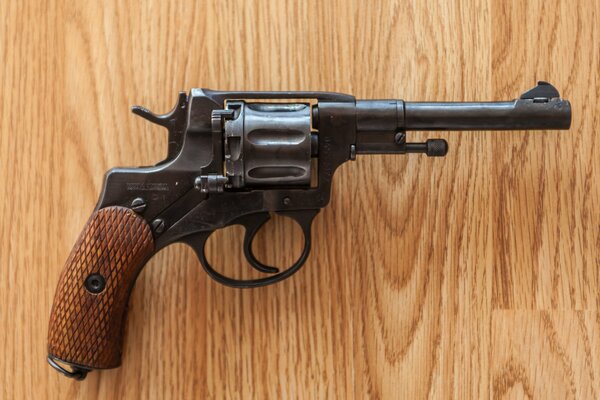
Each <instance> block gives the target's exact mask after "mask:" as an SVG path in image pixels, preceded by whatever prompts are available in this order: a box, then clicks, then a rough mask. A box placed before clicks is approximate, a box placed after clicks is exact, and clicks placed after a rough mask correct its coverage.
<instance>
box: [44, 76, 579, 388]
mask: <svg viewBox="0 0 600 400" xmlns="http://www.w3.org/2000/svg"><path fill="white" fill-rule="evenodd" d="M307 99H308V100H312V101H311V103H313V104H314V105H313V106H312V108H311V107H310V106H309V104H307V103H303V102H305V101H306V100H307ZM256 100H267V101H269V100H273V102H271V103H269V102H266V103H265V102H256ZM282 100H285V101H286V102H285V103H282ZM133 112H134V113H135V114H137V115H140V116H142V117H144V118H146V119H148V120H149V121H151V122H153V123H156V124H158V125H160V126H163V127H165V128H167V129H168V131H169V139H168V150H167V156H166V158H165V159H164V160H162V161H161V162H159V163H158V164H156V165H155V166H151V167H140V168H114V169H112V170H110V171H108V172H107V174H106V176H105V179H104V185H103V188H102V192H101V194H100V199H99V201H98V204H97V206H96V210H100V209H102V208H105V207H109V206H123V207H128V208H131V209H132V210H134V211H135V212H137V213H138V215H139V218H143V219H144V220H145V221H146V222H147V223H148V224H149V225H150V226H151V227H152V235H153V238H154V245H155V251H159V250H160V249H161V248H163V247H165V246H167V245H169V244H172V243H175V242H183V243H187V244H188V245H190V246H192V247H193V248H194V250H195V252H196V254H197V255H198V258H199V259H200V262H201V264H202V266H203V267H204V269H205V270H206V272H207V273H208V274H209V275H210V276H211V277H212V278H213V279H215V280H216V281H218V282H220V283H222V284H225V285H229V286H233V287H244V288H247V287H256V286H264V285H268V284H271V283H275V282H278V281H280V280H282V279H285V278H287V277H289V276H291V275H292V274H294V273H295V272H296V271H298V270H299V269H300V268H301V267H302V265H303V264H304V263H305V262H306V260H307V258H308V255H309V253H310V249H311V224H312V221H313V219H314V218H315V216H316V215H317V213H318V212H319V210H320V209H321V208H323V207H325V206H326V205H327V203H328V202H329V197H330V194H331V184H332V179H333V175H334V172H335V170H336V169H337V168H338V167H339V166H340V165H341V164H342V163H344V162H346V161H348V160H351V159H354V158H355V157H356V155H357V154H406V153H424V154H426V155H428V156H444V155H445V154H446V153H447V151H448V144H447V143H446V141H445V140H443V139H428V140H427V141H425V142H423V143H411V142H408V141H407V131H410V130H424V129H427V130H451V129H454V130H465V129H479V130H482V129H483V130H489V129H567V128H568V127H569V125H570V122H571V108H570V104H569V102H568V101H567V100H563V99H561V98H560V96H559V94H558V91H557V90H556V89H555V88H554V87H552V86H551V85H550V84H547V83H545V82H540V83H539V84H538V86H536V87H535V88H533V89H531V90H529V91H527V92H525V93H524V94H523V95H522V96H521V98H520V99H518V100H513V101H508V102H495V103H492V102H490V103H410V102H405V101H403V100H358V101H357V100H355V98H354V97H353V96H350V95H345V94H339V93H326V92H227V91H223V92H221V91H212V90H208V89H192V90H191V91H190V93H189V94H186V93H183V92H182V93H180V94H179V97H178V101H177V104H176V105H175V107H174V108H173V110H171V112H169V113H167V114H164V115H156V114H153V113H152V112H150V111H148V110H147V109H145V108H142V107H134V108H133ZM311 158H316V166H317V168H316V171H314V170H313V168H312V166H313V164H311ZM312 161H314V160H312ZM311 172H312V173H313V175H316V182H312V183H313V184H312V185H311ZM272 213H277V214H280V215H284V216H287V217H290V218H292V219H294V221H296V222H297V223H298V224H299V225H300V227H301V229H302V232H303V234H304V249H303V251H302V253H301V255H300V257H299V258H298V259H297V260H296V262H294V263H293V264H292V265H291V266H289V267H288V268H286V269H284V270H282V271H280V270H279V269H278V268H275V267H273V266H268V265H265V264H263V263H261V262H260V261H259V260H257V259H256V257H255V256H254V254H253V253H252V241H253V239H254V237H255V235H256V233H257V232H258V231H259V230H260V228H261V227H262V226H263V225H264V224H265V223H266V222H267V221H268V220H269V218H270V215H271V214H272ZM234 224H238V225H242V226H243V227H244V228H245V237H244V241H243V243H242V246H243V250H244V255H245V257H246V259H247V261H248V263H249V264H250V265H251V266H252V267H253V268H255V269H256V270H258V271H260V272H262V273H264V274H265V276H264V277H262V278H258V279H251V280H238V279H234V278H230V277H227V276H224V275H222V274H221V273H219V272H218V271H216V270H215V269H214V268H213V267H212V265H211V263H210V262H209V261H208V259H207V257H206V255H205V251H204V248H205V244H206V241H207V240H208V238H209V236H210V235H211V234H212V233H213V232H214V231H215V230H217V229H220V228H224V227H226V226H229V225H234ZM86 288H87V290H88V291H90V292H99V291H102V290H103V288H104V283H103V281H102V280H101V279H99V277H97V276H93V275H90V276H89V277H88V279H87V282H86ZM48 361H49V362H50V364H51V365H52V366H53V367H55V368H56V369H58V370H59V371H60V372H62V373H64V374H65V375H67V376H70V377H73V378H76V379H83V378H84V377H85V374H86V373H87V371H88V368H83V367H82V366H80V365H75V364H69V363H68V362H63V363H64V364H66V365H70V366H71V367H72V370H71V371H69V370H67V369H65V368H63V367H62V366H61V365H60V363H59V362H57V361H61V360H57V359H55V358H53V356H52V355H50V356H49V358H48ZM61 362H62V361H61Z"/></svg>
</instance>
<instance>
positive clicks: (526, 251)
mask: <svg viewBox="0 0 600 400" xmlns="http://www.w3.org/2000/svg"><path fill="white" fill-rule="evenodd" d="M0 19H1V22H2V24H1V25H0V58H1V60H2V64H1V66H0V82H1V86H0V90H1V92H0V132H1V137H0V199H1V200H2V201H1V202H0V223H1V224H0V229H1V230H0V235H1V236H0V346H1V348H2V356H1V357H0V398H2V399H24V398H35V399H42V398H62V399H65V398H68V399H70V398H82V399H83V398H86V399H88V398H121V397H122V398H144V399H146V398H150V399H154V398H192V397H195V398H217V399H220V398H242V397H243V398H274V399H275V398H368V397H370V398H426V397H429V398H457V399H464V398H488V397H493V398H522V397H530V398H544V399H546V398H557V399H563V398H581V399H592V398H599V397H600V350H599V349H600V314H599V313H598V309H599V306H600V301H599V290H600V276H599V275H600V274H599V271H598V267H599V265H600V250H599V249H600V182H599V181H600V161H599V156H598V151H597V149H598V146H600V141H599V140H598V130H599V128H600V78H599V71H600V50H599V47H600V46H599V43H600V2H599V1H598V0H580V1H575V0H568V1H567V0H565V1H553V0H545V1H542V0H531V1H520V0H511V1H508V0H482V1H467V0H465V1H462V2H461V1H446V0H438V1H434V0H431V1H414V2H409V1H397V2H386V3H383V2H381V3H380V2H374V1H364V2H351V1H347V0H337V1H247V2H234V1H216V0H215V1H212V2H192V1H182V2H159V1H154V2H139V3H138V2H131V3H130V4H127V3H126V2H122V1H102V2H75V1H62V2H58V1H55V0H48V1H33V0H26V1H2V2H0ZM538 79H545V80H549V81H551V82H552V83H553V84H555V85H556V86H557V87H558V89H559V90H560V92H561V94H562V95H563V96H564V97H566V98H568V99H570V100H571V102H572V104H573V125H572V129H571V130H570V131H569V132H548V133H523V132H513V133H505V132H498V133H495V134H491V133H489V132H473V133H453V132H449V133H444V134H441V135H436V134H431V135H429V136H427V137H436V136H441V137H444V138H447V139H448V140H449V142H450V146H451V147H450V152H449V154H448V156H447V157H446V158H442V159H427V158H426V157H419V156H410V157H401V156H398V157H392V156H385V157H359V159H358V161H357V162H355V163H349V164H347V165H345V166H343V167H342V168H341V169H340V170H339V172H338V173H337V175H336V178H335V183H334V188H333V197H332V202H331V206H330V207H329V208H327V209H326V210H325V211H324V212H322V213H321V214H319V216H318V217H317V218H316V220H315V224H314V226H313V234H314V239H315V245H314V251H313V254H312V256H311V258H310V261H309V262H308V264H307V265H306V267H305V268H304V269H303V270H302V271H301V272H300V273H299V274H297V275H296V276H294V277H293V279H290V280H288V281H286V282H284V283H281V284H279V285H277V286H272V287H267V288H262V289H257V290H244V291H239V290H233V289H229V288H226V287H223V286H219V285H218V284H216V283H214V282H212V281H211V280H210V279H209V278H208V277H207V276H206V275H205V274H204V272H203V271H202V269H201V267H200V265H199V262H198V261H197V259H196V258H195V256H194V254H193V252H192V250H191V249H190V248H187V247H185V246H183V245H175V246H172V247H170V248H168V249H166V250H164V251H163V252H161V253H160V254H159V255H158V256H156V257H155V258H154V259H153V260H152V261H151V262H150V263H149V265H148V266H147V268H146V269H145V270H144V272H143V273H142V274H141V276H140V278H139V280H138V283H137V285H136V287H135V289H134V292H133V295H132V300H131V303H130V313H129V319H128V321H127V330H128V334H127V337H126V343H125V354H124V358H123V366H122V367H121V368H119V369H115V370H109V371H104V372H94V373H92V374H90V376H89V377H88V379H87V380H86V381H84V382H82V383H78V382H74V381H70V380H67V379H66V378H64V377H62V376H60V375H59V374H57V373H56V372H55V371H54V370H52V369H51V368H50V367H49V366H48V365H47V364H46V361H45V357H46V333H47V324H48V318H49V315H50V307H51V301H52V299H53V296H54V289H55V287H56V284H57V282H58V278H59V274H60V271H61V269H62V266H63V263H64V261H65V260H66V258H67V256H68V254H69V252H70V250H71V247H72V246H73V244H74V243H75V240H76V238H77V236H78V234H79V232H80V231H81V229H82V228H83V226H84V224H85V222H86V220H87V218H88V216H89V215H90V213H91V211H92V209H93V207H94V204H95V202H96V200H97V197H98V193H99V190H100V186H101V183H102V177H103V173H104V171H105V170H107V169H108V168H110V167H112V166H117V165H148V164H152V163H154V162H156V161H158V160H160V159H161V158H162V157H163V155H164V154H165V152H166V133H165V132H164V130H161V129H160V128H156V127H152V126H150V125H149V124H148V123H147V122H144V121H143V120H141V119H140V118H137V117H134V116H133V115H132V114H131V113H130V112H129V107H130V106H131V105H133V104H143V105H146V106H148V107H150V108H151V109H152V110H156V111H166V110H169V109H170V108H171V106H172V104H173V102H174V101H175V98H176V94H177V92H178V91H179V90H180V89H189V88H190V87H202V86H205V87H211V88H215V89H240V90H246V89H248V90H249V89H272V90H303V89H304V90H313V89H317V90H332V91H340V92H349V93H352V94H354V95H356V96H357V97H363V98H405V99H410V100H478V99H484V100H503V99H508V98H514V97H515V96H518V95H519V94H520V93H521V92H522V91H524V90H525V89H528V88H530V87H532V86H533V85H534V83H535V81H536V80H538ZM411 137H412V138H413V139H417V138H420V139H422V138H425V137H426V134H414V135H412V136H411ZM241 234H242V231H241V229H236V228H232V229H228V230H226V231H224V232H219V233H218V234H215V235H214V237H213V238H212V239H211V241H210V256H211V259H212V260H213V261H215V263H216V264H218V265H220V266H221V267H222V269H223V270H226V271H229V272H234V273H237V272H238V271H240V270H242V269H243V268H246V267H245V265H244V264H243V263H242V262H241V260H242V258H241V257H242V251H241V239H242V237H241ZM300 238H301V236H300V231H299V229H297V228H294V227H293V224H291V223H288V222H286V221H285V220H284V221H277V222H275V223H273V224H270V225H269V227H268V229H267V232H266V233H265V234H263V236H261V239H260V243H259V244H258V253H259V254H261V255H262V258H263V259H266V260H267V261H273V260H276V261H286V260H288V261H289V260H291V257H292V256H291V255H290V254H289V253H290V250H295V251H296V253H297V252H298V251H299V250H300V248H299V247H300V245H299V243H297V241H300ZM229 240H232V241H234V242H235V243H239V246H236V247H233V248H232V247H231V245H230V244H229Z"/></svg>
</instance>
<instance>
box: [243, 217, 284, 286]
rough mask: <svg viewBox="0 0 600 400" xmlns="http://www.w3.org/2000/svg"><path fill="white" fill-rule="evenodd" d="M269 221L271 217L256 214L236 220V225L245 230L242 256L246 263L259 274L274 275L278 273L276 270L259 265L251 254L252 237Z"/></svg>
mask: <svg viewBox="0 0 600 400" xmlns="http://www.w3.org/2000/svg"><path fill="white" fill-rule="evenodd" d="M270 219H271V216H270V215H269V213H257V214H251V215H248V216H246V217H242V218H241V219H240V220H238V223H240V224H241V225H243V226H244V228H246V234H245V235H244V256H246V260H248V263H249V264H250V265H251V266H252V268H254V269H256V270H258V271H260V272H264V273H267V274H276V273H277V272H279V269H278V268H275V267H271V266H269V265H265V264H263V263H261V262H260V261H258V260H257V259H256V256H254V253H253V252H252V242H253V241H254V237H255V236H256V234H257V233H258V231H259V230H260V228H262V227H263V225H264V224H266V223H267V221H269V220H270Z"/></svg>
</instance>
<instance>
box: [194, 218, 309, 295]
mask: <svg viewBox="0 0 600 400" xmlns="http://www.w3.org/2000/svg"><path fill="white" fill-rule="evenodd" d="M318 212H319V210H318V209H317V210H300V211H283V212H278V214H279V215H283V216H286V217H290V218H292V219H294V220H295V221H296V222H297V223H298V225H300V227H301V229H302V233H303V234H304V249H303V250H302V254H300V256H299V257H298V259H297V260H296V262H295V263H294V264H293V265H292V266H291V267H289V268H288V269H286V270H285V271H282V272H277V273H275V274H274V275H271V276H268V277H265V278H258V279H233V278H229V277H227V276H225V275H223V274H221V273H220V272H218V271H216V270H215V269H214V268H213V267H212V265H211V264H210V262H209V261H208V259H207V257H206V254H205V245H206V242H207V241H208V238H209V237H210V235H211V234H212V233H213V232H214V231H202V232H198V233H196V234H194V235H191V236H189V237H187V238H184V239H183V240H182V241H183V242H184V243H187V244H189V245H190V246H192V248H193V249H194V251H195V252H196V255H197V256H198V259H199V260H200V264H202V267H203V268H204V270H205V271H206V273H207V274H208V275H209V276H210V277H211V278H212V279H214V280H215V281H217V282H219V283H221V284H223V285H226V286H230V287H234V288H254V287H260V286H267V285H271V284H274V283H277V282H279V281H282V280H284V279H286V278H289V277H290V276H292V275H293V274H294V273H296V272H298V270H299V269H300V268H301V267H302V266H303V265H304V263H305V262H306V259H307V258H308V255H309V254H310V248H311V236H310V228H311V223H312V220H313V219H314V217H315V216H316V215H317V213H318ZM257 214H261V215H260V216H259V215H255V214H251V216H249V217H244V218H243V219H242V220H238V221H237V222H236V223H238V224H241V225H244V227H246V236H248V242H249V245H251V243H252V239H253V238H254V235H255V234H256V232H258V231H259V230H260V228H261V227H262V226H263V225H264V224H265V223H266V222H267V221H268V220H269V219H270V216H269V214H268V213H257ZM251 222H254V223H253V224H251ZM244 242H246V238H244ZM244 247H246V246H245V244H244ZM245 253H246V251H245V249H244V254H245ZM250 254H251V255H252V257H254V255H253V254H252V252H251V247H250ZM246 258H247V259H248V256H247V255H246ZM254 260H255V261H256V263H257V264H261V263H260V262H259V261H258V260H256V258H254ZM248 262H250V264H251V265H252V261H251V260H250V259H248ZM261 265H262V264H261ZM253 266H254V265H253ZM254 267H255V268H256V266H254ZM263 267H268V266H263ZM270 268H273V267H270ZM257 269H258V268H257ZM259 270H260V269H259Z"/></svg>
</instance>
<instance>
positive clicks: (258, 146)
mask: <svg viewBox="0 0 600 400" xmlns="http://www.w3.org/2000/svg"><path fill="white" fill-rule="evenodd" d="M227 108H228V109H231V110H234V112H233V115H232V117H231V118H230V119H227V120H225V124H224V144H225V146H224V147H225V170H226V174H227V177H228V178H229V184H230V185H231V187H232V188H243V187H259V186H273V185H276V186H290V185H294V186H308V185H310V174H311V173H310V165H311V125H310V124H311V121H310V119H311V118H310V106H309V105H308V104H302V103H294V104H291V103H290V104H287V103H285V104H284V103H246V102H244V101H230V102H228V103H227Z"/></svg>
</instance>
